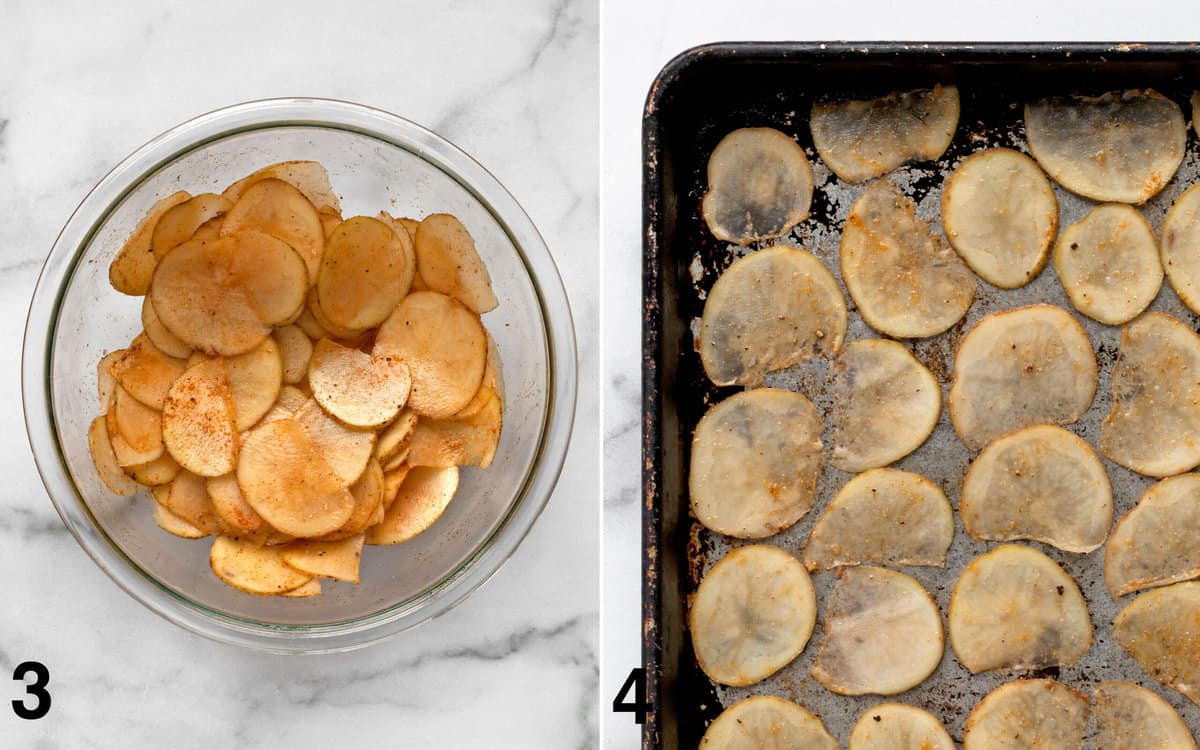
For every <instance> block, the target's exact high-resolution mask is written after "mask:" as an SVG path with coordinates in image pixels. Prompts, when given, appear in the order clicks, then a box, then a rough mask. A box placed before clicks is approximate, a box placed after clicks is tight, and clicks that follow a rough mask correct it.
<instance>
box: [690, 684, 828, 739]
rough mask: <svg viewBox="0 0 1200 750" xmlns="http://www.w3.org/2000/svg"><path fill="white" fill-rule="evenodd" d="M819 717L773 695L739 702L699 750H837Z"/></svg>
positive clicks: (721, 718)
mask: <svg viewBox="0 0 1200 750" xmlns="http://www.w3.org/2000/svg"><path fill="white" fill-rule="evenodd" d="M838 747H839V746H838V743H837V740H835V739H834V738H833V737H832V736H830V734H829V732H828V731H827V730H826V729H825V725H824V724H822V723H821V720H820V719H819V718H817V716H816V715H815V714H813V713H811V712H809V711H808V710H807V709H805V708H804V707H802V706H799V705H797V704H795V703H792V702H791V701H789V700H784V699H783V698H776V697H775V696H773V695H755V696H751V697H749V698H746V699H744V700H741V701H738V702H737V703H735V704H733V705H732V706H730V707H729V708H727V709H725V710H724V711H722V712H721V714H720V716H718V717H717V718H716V719H713V723H712V724H709V725H708V729H707V730H705V732H704V737H703V739H701V740H700V750H767V749H768V748H769V749H770V750H775V749H776V748H778V750H791V749H792V748H795V750H838Z"/></svg>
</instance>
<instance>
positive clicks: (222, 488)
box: [205, 472, 272, 542]
mask: <svg viewBox="0 0 1200 750" xmlns="http://www.w3.org/2000/svg"><path fill="white" fill-rule="evenodd" d="M205 489H206V490H207V492H208V497H209V500H211V501H212V505H213V510H214V511H215V512H216V514H217V516H218V517H219V518H220V519H221V522H222V523H223V524H224V526H225V529H226V532H225V533H227V534H229V535H230V536H236V537H239V538H242V539H247V540H254V541H259V542H262V541H265V540H266V537H267V536H268V535H269V534H270V533H271V532H272V529H271V527H270V526H268V525H267V522H266V521H264V520H263V519H262V516H260V515H258V511H256V510H254V508H251V507H250V504H249V503H247V502H246V498H244V497H242V490H241V489H240V488H239V487H238V483H237V475H235V474H234V473H233V472H230V473H228V474H225V475H224V476H220V477H211V478H210V479H209V480H208V481H207V482H205Z"/></svg>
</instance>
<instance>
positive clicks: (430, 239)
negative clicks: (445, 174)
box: [405, 214, 500, 314]
mask: <svg viewBox="0 0 1200 750" xmlns="http://www.w3.org/2000/svg"><path fill="white" fill-rule="evenodd" d="M413 250H414V252H415V253H416V259H417V268H418V269H420V271H421V279H422V280H423V281H424V282H425V286H426V287H428V288H429V289H432V290H433V291H435V292H441V293H442V294H445V295H449V296H451V297H453V298H454V299H456V300H458V301H459V302H461V303H463V304H464V305H466V306H467V308H468V309H470V310H471V311H472V312H476V313H479V314H483V313H485V312H488V311H489V310H494V309H496V306H497V305H498V304H500V303H499V301H498V300H497V299H496V293H495V292H493V291H492V278H491V276H489V275H488V271H487V266H485V265H484V263H483V259H482V258H480V257H479V252H478V251H477V250H476V249H475V240H474V239H472V238H471V234H470V233H469V232H468V231H467V228H466V227H464V226H463V225H462V222H461V221H459V220H458V219H456V218H454V217H453V216H451V215H450V214H431V215H430V216H426V217H425V218H424V219H422V220H421V223H420V224H419V225H417V232H416V234H415V235H414V238H413ZM406 277H407V280H408V284H407V285H406V288H405V291H407V287H408V286H411V285H412V272H411V271H410V272H407V273H406Z"/></svg>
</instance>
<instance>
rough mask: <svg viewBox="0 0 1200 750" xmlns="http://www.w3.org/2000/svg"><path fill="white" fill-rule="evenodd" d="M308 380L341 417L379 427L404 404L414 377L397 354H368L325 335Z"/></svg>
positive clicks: (315, 395) (325, 404) (324, 403)
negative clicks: (411, 376) (326, 337)
mask: <svg viewBox="0 0 1200 750" xmlns="http://www.w3.org/2000/svg"><path fill="white" fill-rule="evenodd" d="M308 384H309V386H310V387H311V388H312V391H313V398H315V399H316V400H317V403H319V404H320V405H321V406H322V407H323V408H324V409H325V411H327V412H329V413H330V414H332V415H333V416H335V417H337V418H338V419H340V420H341V421H343V422H345V423H346V424H348V425H351V426H354V427H378V426H380V425H384V424H387V423H388V422H390V421H392V420H393V419H394V418H395V417H396V415H397V414H399V413H400V410H401V409H403V408H404V404H405V402H406V401H407V400H408V393H409V388H410V387H411V385H412V379H411V378H410V377H409V371H408V365H406V364H405V363H404V361H403V360H401V358H400V357H399V356H397V355H392V354H376V355H370V354H364V353H363V352H360V351H359V350H357V349H350V348H348V347H345V346H342V345H341V344H338V343H335V342H333V341H330V340H329V339H321V340H320V341H318V342H317V345H316V347H315V348H314V349H313V355H312V359H311V360H310V361H309V364H308Z"/></svg>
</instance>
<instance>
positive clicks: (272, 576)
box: [208, 536, 312, 595]
mask: <svg viewBox="0 0 1200 750" xmlns="http://www.w3.org/2000/svg"><path fill="white" fill-rule="evenodd" d="M208 563H209V565H210V566H211V567H212V570H213V572H214V573H216V574H217V577H218V578H220V579H221V580H222V581H224V582H225V583H228V584H229V585H230V586H233V587H234V588H236V589H239V590H241V591H245V592H246V593H247V594H264V595H265V594H282V593H284V592H287V591H292V590H294V589H298V588H300V587H301V586H303V585H304V584H306V583H308V582H309V580H310V579H311V578H312V576H310V575H308V574H307V573H302V572H300V571H299V570H296V569H295V568H293V567H292V566H290V565H288V564H287V563H285V562H284V561H283V554H282V552H281V551H280V548H279V547H261V546H258V545H255V544H251V543H249V542H244V541H240V540H237V539H233V538H231V537H227V536H218V537H217V538H216V539H215V540H213V546H212V551H211V552H210V553H209V557H208Z"/></svg>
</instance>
